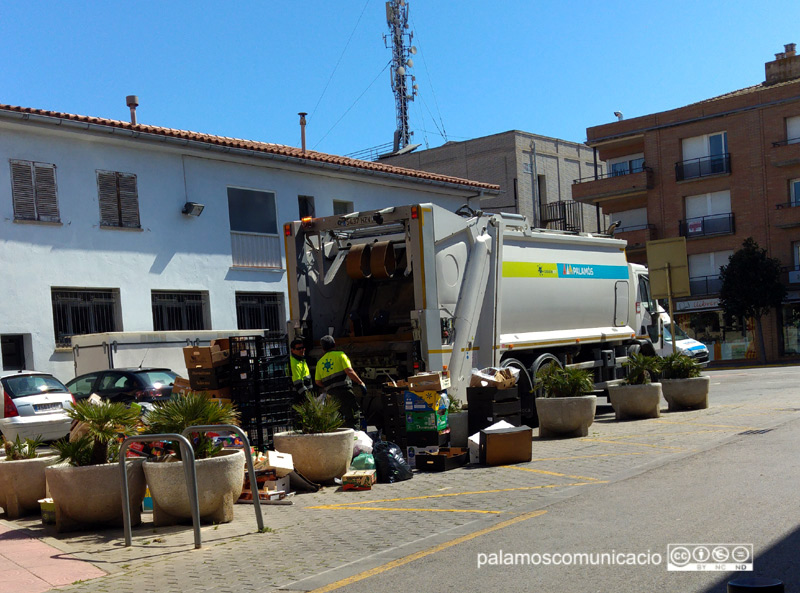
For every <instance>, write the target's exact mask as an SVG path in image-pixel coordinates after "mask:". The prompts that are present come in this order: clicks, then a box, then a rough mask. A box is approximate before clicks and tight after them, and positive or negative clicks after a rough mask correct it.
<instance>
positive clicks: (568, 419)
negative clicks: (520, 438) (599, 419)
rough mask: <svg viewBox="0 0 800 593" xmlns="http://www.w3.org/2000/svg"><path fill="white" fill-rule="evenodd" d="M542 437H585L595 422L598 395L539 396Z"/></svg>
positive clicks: (540, 433) (537, 399)
mask: <svg viewBox="0 0 800 593" xmlns="http://www.w3.org/2000/svg"><path fill="white" fill-rule="evenodd" d="M535 401H536V414H537V415H538V416H539V436H540V437H541V438H545V439H547V438H561V437H585V436H586V435H588V434H589V427H590V426H591V425H592V423H593V422H594V413H595V410H596V409H597V397H596V396H594V395H581V396H578V397H537V398H536V400H535Z"/></svg>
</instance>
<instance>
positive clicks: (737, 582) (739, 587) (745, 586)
mask: <svg viewBox="0 0 800 593" xmlns="http://www.w3.org/2000/svg"><path fill="white" fill-rule="evenodd" d="M728 593H784V589H783V581H779V580H778V579H773V578H770V577H743V578H740V579H734V580H732V581H728Z"/></svg>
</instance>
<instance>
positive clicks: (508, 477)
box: [0, 372, 800, 593]
mask: <svg viewBox="0 0 800 593" xmlns="http://www.w3.org/2000/svg"><path fill="white" fill-rule="evenodd" d="M798 375H800V372H798ZM713 376H719V375H717V374H716V373H714V374H713V375H712V377H713ZM732 385H733V384H732V383H731V382H729V381H727V380H726V379H724V377H723V378H722V384H719V381H718V380H717V379H715V378H712V392H711V407H710V408H709V409H707V410H697V411H692V412H681V413H666V412H662V416H661V418H659V419H650V420H645V421H633V422H615V421H614V418H613V414H612V413H610V411H609V410H608V409H606V410H601V412H603V413H601V414H599V415H598V416H597V417H596V419H595V423H594V424H593V425H592V427H591V428H590V434H589V435H588V436H587V437H585V438H580V439H565V440H539V439H538V438H534V441H533V445H532V446H533V459H532V461H531V462H530V463H526V464H518V465H514V466H500V467H478V466H466V467H464V468H459V469H456V470H452V471H449V472H444V473H420V474H415V476H414V478H413V479H412V480H408V481H406V482H400V483H398V484H378V485H376V486H375V487H374V488H373V489H372V490H371V491H365V492H342V491H341V490H340V489H338V488H335V487H326V488H323V489H322V490H320V491H319V492H316V493H302V494H298V495H296V496H295V497H294V504H293V505H291V506H264V507H262V509H263V515H264V524H265V525H266V526H267V527H268V529H267V530H266V532H265V533H257V525H256V520H255V516H254V509H253V506H252V505H245V504H241V505H236V509H235V518H234V521H233V522H231V523H227V524H222V525H216V526H215V525H210V526H204V527H203V528H202V539H203V546H202V548H201V549H199V550H195V549H194V545H193V534H192V528H191V526H180V527H170V528H154V527H153V525H152V522H151V520H150V517H149V516H148V515H147V514H145V515H144V523H143V524H142V525H141V526H140V527H137V528H135V529H134V530H133V545H132V546H131V547H128V548H126V547H125V546H124V542H123V533H122V530H121V529H112V530H106V531H101V532H92V531H87V532H75V533H68V534H57V533H55V530H54V528H53V527H52V526H44V525H42V524H41V521H40V520H39V518H38V517H31V518H27V519H24V520H17V521H13V522H11V521H3V520H0V526H1V527H4V528H6V529H17V530H25V529H27V530H28V533H27V534H26V533H25V532H24V531H22V533H23V534H24V535H32V536H33V537H35V538H37V540H38V541H36V540H34V543H38V544H39V545H41V546H43V547H44V548H43V549H47V550H49V554H46V556H47V557H48V558H50V557H55V560H58V561H61V562H64V565H65V566H66V565H72V563H74V562H76V560H74V559H77V563H78V564H79V565H80V566H81V567H84V568H85V569H86V570H87V571H88V570H92V571H95V572H93V573H88V572H87V574H86V575H83V576H81V575H79V576H73V577H71V578H68V579H61V580H59V581H57V582H56V581H55V580H47V579H48V577H47V575H48V574H49V575H52V574H53V573H51V572H45V571H44V569H41V570H40V572H41V576H39V575H38V574H37V573H36V572H35V571H34V570H33V569H34V567H35V565H34V564H32V563H31V564H24V563H23V561H22V560H19V559H18V560H16V561H14V566H18V567H19V568H18V569H14V570H15V571H18V572H15V573H14V575H13V576H14V578H20V579H21V577H22V576H23V573H25V572H27V573H28V575H29V577H28V578H29V579H39V580H40V581H41V582H42V583H45V586H48V585H49V586H50V587H57V586H60V585H62V584H64V583H65V582H66V583H73V582H75V581H76V580H78V579H82V580H83V582H81V583H77V584H74V585H71V586H69V585H68V586H67V587H65V588H62V589H59V591H66V592H81V593H146V592H149V591H152V592H156V591H158V592H159V593H173V592H174V593H179V592H181V593H182V592H183V591H192V592H193V593H203V592H208V593H211V592H213V593H225V592H227V591H231V592H233V591H236V592H237V593H238V592H241V591H248V590H257V591H273V590H278V589H282V590H287V589H290V590H299V591H308V590H312V589H315V588H316V587H321V586H325V585H328V584H330V583H333V582H339V581H341V580H342V579H348V578H351V577H354V576H355V575H359V574H361V573H363V572H364V571H367V570H370V569H377V568H378V567H382V566H385V565H386V564H387V563H390V562H393V561H394V562H399V561H401V559H404V558H408V557H409V556H410V555H412V554H415V553H421V552H424V551H425V550H431V549H436V548H437V546H448V545H452V542H454V541H455V540H458V539H459V538H465V537H470V536H471V535H473V534H476V533H477V532H481V531H482V530H486V529H491V528H493V527H494V528H496V527H497V526H499V525H500V524H502V523H504V522H508V521H509V520H513V519H515V518H517V517H520V516H523V515H525V514H526V513H531V512H534V511H537V510H540V509H544V508H545V507H548V506H550V505H552V504H554V503H556V502H559V501H563V500H566V499H569V498H571V497H573V496H575V495H576V494H578V493H581V492H584V491H586V489H597V488H602V487H603V485H604V484H607V483H609V482H619V481H621V480H623V479H625V478H627V477H630V476H635V475H639V474H642V473H643V472H645V471H646V470H647V469H649V468H654V467H658V466H662V465H664V464H666V463H669V462H671V461H675V460H678V459H681V458H684V457H688V456H691V455H695V454H697V453H701V452H703V451H707V450H709V449H712V448H715V447H717V446H719V445H720V444H722V443H724V442H726V441H730V440H733V439H740V438H742V437H741V436H739V435H740V434H741V433H743V432H745V431H752V430H764V429H768V428H771V427H775V426H778V425H781V424H784V423H787V422H790V421H792V420H795V419H798V418H800V405H798V401H797V399H798V398H797V396H796V395H795V394H794V393H791V391H792V390H786V391H784V390H772V391H769V392H765V395H764V396H763V397H761V396H759V397H748V398H744V399H742V400H741V401H739V400H737V399H736V398H733V397H731V394H732V389H731V386H732ZM662 410H666V406H665V405H664V406H663V407H662ZM534 434H536V433H535V432H534ZM16 533H20V531H17V532H16ZM10 537H16V536H15V534H14V533H13V532H11V534H9V533H3V534H0V540H7V539H8V538H10ZM7 550H8V546H6V545H3V546H0V554H4V553H6V551H7ZM23 556H25V555H24V554H23ZM31 557H32V556H31ZM40 558H41V557H40ZM70 558H74V559H73V560H71V559H70ZM55 560H53V561H55ZM7 561H11V560H7ZM4 566H5V564H4ZM26 567H30V570H27V571H26ZM104 573H107V574H105V576H102V575H103V574H104ZM2 574H3V579H2V581H3V584H2V585H0V593H2V592H3V591H14V593H18V592H19V593H21V592H23V591H24V592H26V593H33V592H34V591H44V590H46V589H42V588H39V589H34V588H33V586H32V585H29V583H32V582H33V581H31V580H19V581H18V582H15V583H12V582H10V580H9V579H8V578H7V577H9V576H11V575H9V574H7V573H6V572H4V573H2ZM50 578H52V577H50ZM14 587H16V588H14Z"/></svg>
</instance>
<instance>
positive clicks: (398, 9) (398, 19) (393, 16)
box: [383, 0, 417, 153]
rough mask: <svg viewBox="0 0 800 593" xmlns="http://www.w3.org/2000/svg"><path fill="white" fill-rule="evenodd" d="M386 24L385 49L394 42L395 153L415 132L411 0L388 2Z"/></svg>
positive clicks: (392, 78)
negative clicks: (412, 121)
mask: <svg viewBox="0 0 800 593" xmlns="http://www.w3.org/2000/svg"><path fill="white" fill-rule="evenodd" d="M386 22H387V23H388V25H389V35H388V36H386V35H384V36H383V40H384V43H385V44H386V47H389V41H391V47H392V70H391V81H392V91H393V92H394V104H395V110H396V113H397V129H396V130H395V131H394V150H393V152H395V153H396V152H398V151H399V150H402V149H403V148H406V147H407V146H408V145H409V142H410V140H411V135H412V134H413V132H411V131H409V129H408V102H409V101H413V100H414V96H415V95H416V94H417V85H416V84H415V81H416V78H415V77H414V76H412V75H411V74H409V72H408V69H409V68H413V67H414V61H413V60H412V59H411V56H412V55H414V54H416V53H417V48H416V47H414V46H413V45H411V39H412V38H413V37H414V33H412V32H411V31H409V30H408V0H389V1H388V2H387V3H386Z"/></svg>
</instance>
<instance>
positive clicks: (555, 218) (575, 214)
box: [542, 200, 584, 232]
mask: <svg viewBox="0 0 800 593" xmlns="http://www.w3.org/2000/svg"><path fill="white" fill-rule="evenodd" d="M583 206H584V205H583V204H580V203H578V202H572V201H566V200H559V201H558V202H551V203H549V204H545V208H544V212H542V226H543V227H544V228H549V229H558V230H561V231H575V232H581V231H583Z"/></svg>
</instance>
